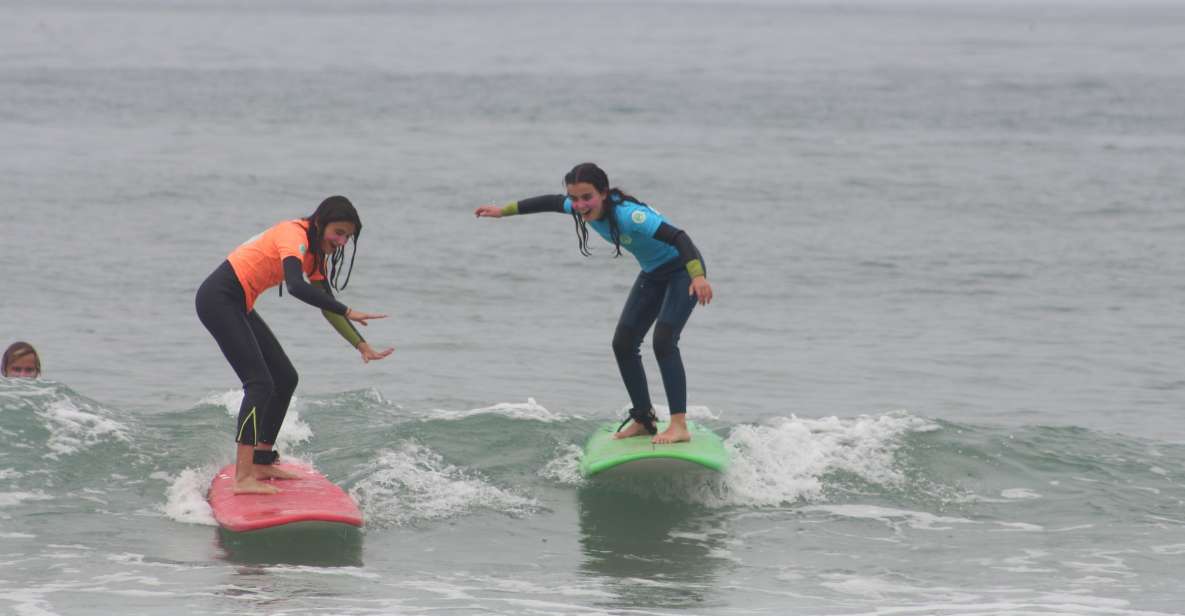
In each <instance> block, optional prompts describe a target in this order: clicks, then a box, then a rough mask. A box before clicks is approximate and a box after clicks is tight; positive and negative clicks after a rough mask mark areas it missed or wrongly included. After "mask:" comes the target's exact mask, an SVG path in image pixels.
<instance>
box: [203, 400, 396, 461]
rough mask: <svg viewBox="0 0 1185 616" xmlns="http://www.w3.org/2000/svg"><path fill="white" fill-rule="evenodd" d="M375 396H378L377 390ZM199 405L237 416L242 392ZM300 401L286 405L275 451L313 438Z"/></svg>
mask: <svg viewBox="0 0 1185 616" xmlns="http://www.w3.org/2000/svg"><path fill="white" fill-rule="evenodd" d="M375 395H378V392H377V390H376V391H375ZM199 404H210V405H214V406H221V407H222V408H223V409H225V410H226V414H227V415H229V416H231V417H236V418H237V417H238V416H239V407H240V406H242V404H243V390H241V389H237V390H233V391H225V392H222V393H220V394H210V395H208V396H206V397H205V398H202V399H201V400H200V401H199ZM298 404H300V400H299V399H298V397H297V396H292V401H291V402H289V404H288V412H287V413H286V414H285V415H284V423H283V424H282V425H281V426H280V434H279V436H278V437H277V438H276V449H289V448H291V447H293V446H295V445H297V444H298V443H304V442H307V441H309V440H310V439H312V438H313V428H312V427H311V426H309V424H308V423H306V422H305V421H304V420H302V419H301V418H300V412H299V411H298V410H297V408H296V407H297V406H298Z"/></svg>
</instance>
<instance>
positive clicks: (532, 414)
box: [429, 398, 579, 423]
mask: <svg viewBox="0 0 1185 616" xmlns="http://www.w3.org/2000/svg"><path fill="white" fill-rule="evenodd" d="M429 414H430V416H431V418H432V419H443V420H446V421H457V420H461V419H465V418H466V417H474V416H477V415H501V416H503V417H509V418H511V419H524V420H531V421H542V422H544V423H552V422H556V421H562V420H566V419H573V418H577V419H579V417H578V416H575V417H566V416H563V415H560V414H557V413H552V412H551V411H549V410H547V409H546V408H544V406H543V405H542V404H539V403H538V402H536V401H535V399H534V398H527V401H526V402H500V403H498V404H495V405H493V406H483V407H481V408H476V409H470V410H468V411H448V410H444V409H435V410H432V411H430V412H429Z"/></svg>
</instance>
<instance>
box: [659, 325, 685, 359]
mask: <svg viewBox="0 0 1185 616" xmlns="http://www.w3.org/2000/svg"><path fill="white" fill-rule="evenodd" d="M678 351H679V335H678V334H676V333H675V329H674V328H673V327H671V326H670V325H668V324H666V323H658V324H657V325H655V326H654V356H655V357H657V358H658V359H660V360H662V359H665V358H667V357H669V356H671V355H673V354H675V353H677V352H678Z"/></svg>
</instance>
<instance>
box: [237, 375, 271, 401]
mask: <svg viewBox="0 0 1185 616" xmlns="http://www.w3.org/2000/svg"><path fill="white" fill-rule="evenodd" d="M275 391H276V382H275V381H273V380H272V377H271V375H268V376H267V377H258V378H254V379H251V380H249V381H247V382H246V383H245V384H244V385H243V393H244V394H245V395H247V396H250V397H251V398H252V399H253V400H254V401H255V404H256V405H258V406H260V407H262V406H263V404H264V403H265V402H267V400H268V399H270V398H271V397H272V394H273V393H275Z"/></svg>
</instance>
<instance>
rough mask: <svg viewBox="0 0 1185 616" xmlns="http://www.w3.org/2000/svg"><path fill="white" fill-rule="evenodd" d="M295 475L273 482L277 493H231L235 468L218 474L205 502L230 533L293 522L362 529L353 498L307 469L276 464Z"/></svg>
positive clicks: (286, 464) (227, 467)
mask: <svg viewBox="0 0 1185 616" xmlns="http://www.w3.org/2000/svg"><path fill="white" fill-rule="evenodd" d="M276 466H277V467H279V468H282V469H284V470H286V471H291V472H293V473H298V474H299V475H300V478H298V479H273V480H270V481H269V482H268V483H270V484H272V485H274V486H276V487H277V488H279V489H280V493H279V494H235V492H234V487H235V479H234V478H235V466H234V465H233V464H230V465H228V466H226V467H224V468H223V469H222V470H220V471H218V474H217V475H215V476H214V481H212V482H211V483H210V492H209V494H208V499H209V501H210V508H211V509H213V510H214V519H215V520H217V521H218V524H219V526H221V527H222V528H225V529H226V530H229V531H233V532H245V531H251V530H260V529H264V528H274V527H276V526H283V525H285V524H292V523H295V522H331V523H338V524H348V525H350V526H362V512H361V511H359V510H358V505H356V504H355V503H354V499H352V498H350V495H349V494H346V493H345V491H343V490H342V489H341V488H339V487H337V486H336V485H334V484H333V483H331V482H330V481H329V480H328V479H326V478H325V476H324V475H322V474H321V473H318V472H317V471H316V470H314V469H313V468H312V467H310V466H304V465H303V464H293V463H291V462H286V463H282V464H277V465H276Z"/></svg>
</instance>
